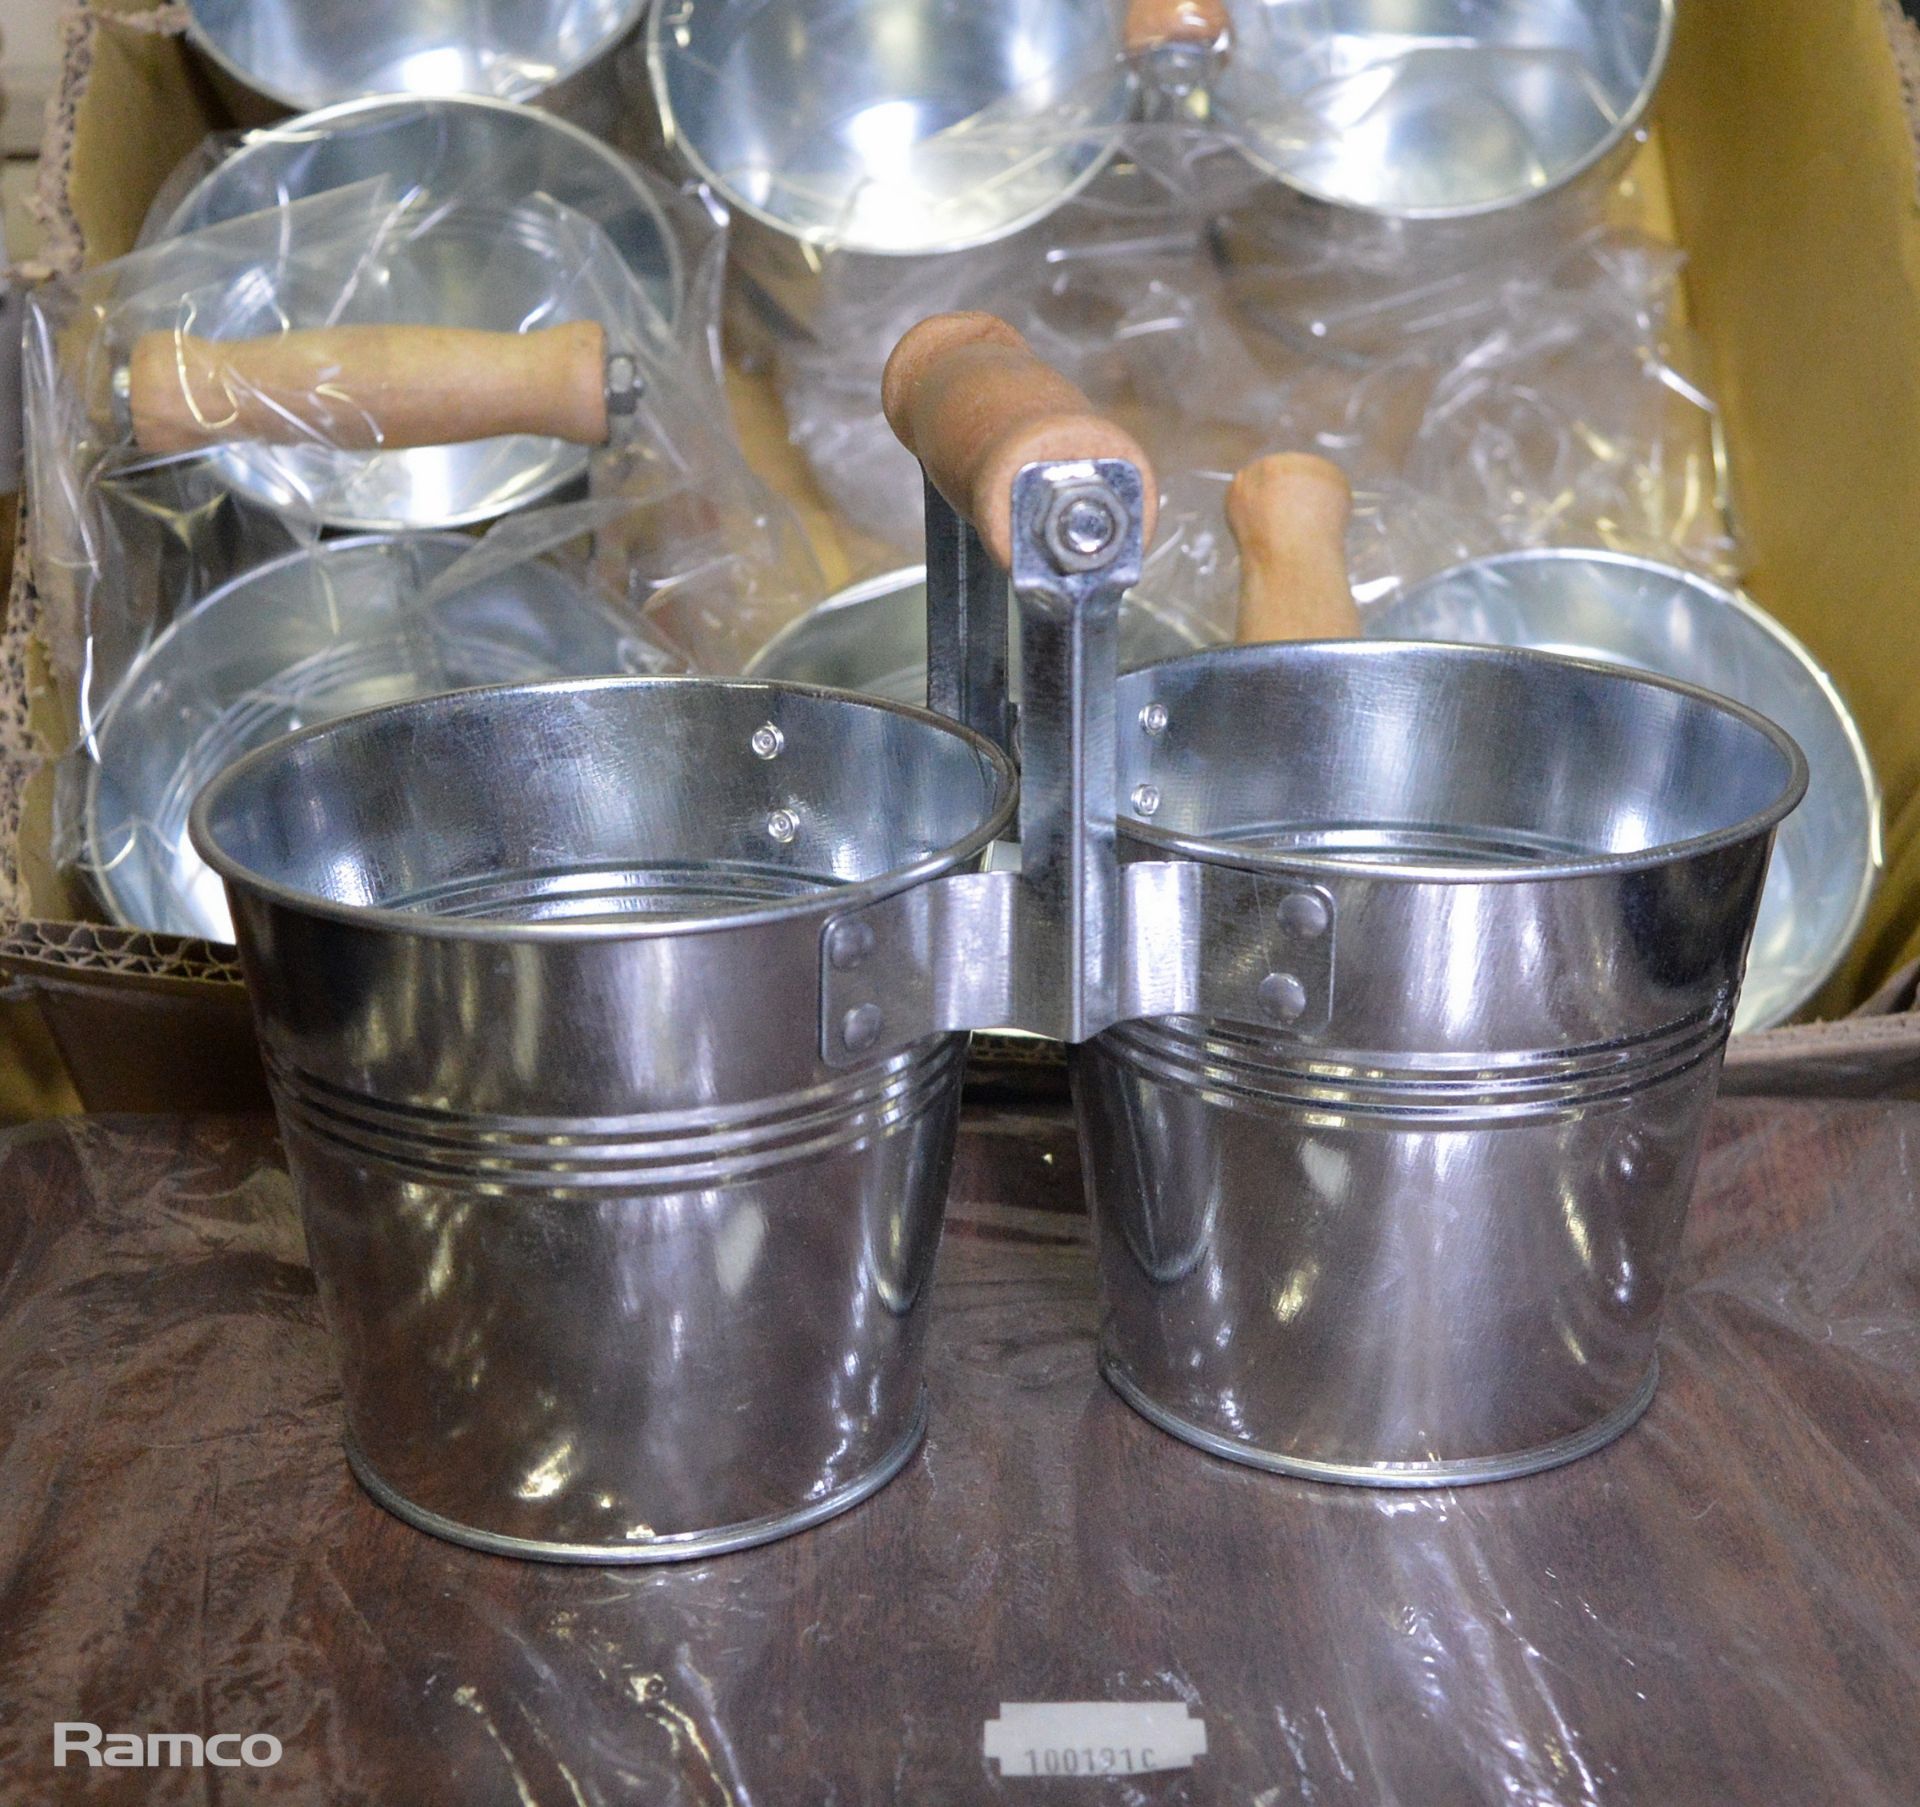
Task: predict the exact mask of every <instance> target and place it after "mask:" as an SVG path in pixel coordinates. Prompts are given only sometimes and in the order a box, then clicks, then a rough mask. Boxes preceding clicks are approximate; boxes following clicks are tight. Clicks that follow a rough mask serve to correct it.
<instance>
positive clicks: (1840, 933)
mask: <svg viewBox="0 0 1920 1807" xmlns="http://www.w3.org/2000/svg"><path fill="white" fill-rule="evenodd" d="M1366 632H1367V633H1368V634H1369V635H1370V636H1372V637H1373V638H1375V639H1384V640H1454V641H1464V642H1467V643H1469V644H1472V645H1493V646H1529V647H1535V648H1538V649H1540V650H1542V651H1546V652H1561V653H1570V654H1572V655H1573V656H1575V657H1577V658H1590V659H1603V660H1606V661H1607V662H1608V663H1610V664H1618V665H1630V666H1633V667H1635V668H1636V669H1638V670H1641V671H1651V672H1658V673H1659V674H1661V675H1662V676H1664V677H1669V678H1679V679H1680V680H1682V681H1683V682H1685V683H1689V684H1698V685H1699V686H1700V687H1701V688H1702V689H1703V690H1711V691H1713V692H1715V693H1716V694H1718V695H1721V696H1728V697H1731V698H1732V699H1733V700H1734V701H1735V702H1736V703H1744V704H1746V706H1747V707H1748V708H1749V709H1753V710H1756V711H1757V712H1758V713H1759V714H1761V715H1764V716H1765V717H1766V718H1767V719H1768V720H1769V721H1771V722H1775V723H1777V724H1778V725H1779V726H1780V727H1782V728H1784V729H1785V730H1786V731H1787V733H1789V734H1790V735H1792V736H1793V739H1794V742H1795V743H1796V744H1797V745H1798V746H1799V748H1800V750H1801V751H1802V752H1803V753H1804V754H1805V755H1806V759H1807V770H1808V774H1809V776H1808V783H1807V806H1806V808H1805V809H1798V810H1795V811H1794V812H1793V814H1792V815H1791V816H1789V817H1788V818H1787V820H1786V821H1785V822H1783V823H1782V824H1781V826H1780V833H1779V837H1778V839H1777V840H1776V842H1775V844H1774V850H1773V865H1772V867H1771V869H1770V870H1769V872H1768V874H1767V888H1766V892H1765V894H1764V895H1763V896H1762V897H1761V899H1760V920H1759V924H1758V926H1757V927H1756V929H1755V930H1754V938H1753V951H1752V953H1751V955H1750V956H1749V957H1748V960H1747V977H1746V983H1745V985H1744V986H1742V988H1741V992H1740V1008H1739V1010H1738V1011H1737V1012H1736V1013H1735V1016H1734V1019H1733V1027H1734V1032H1735V1033H1736V1034H1739V1033H1741V1032H1742V1031H1745V1030H1750V1029H1768V1028H1772V1027H1773V1026H1774V1025H1775V1024H1777V1023H1783V1022H1785V1021H1786V1020H1787V1019H1788V1018H1789V1017H1791V1016H1793V1015H1794V1014H1795V1012H1797V1011H1799V1010H1800V1009H1802V1008H1803V1007H1804V1006H1805V1005H1807V1004H1809V1003H1810V1002H1812V1000H1813V997H1814V995H1815V993H1817V992H1818V991H1819V989H1820V988H1821V986H1822V985H1823V984H1825V982H1826V981H1827V980H1828V979H1829V978H1830V977H1832V975H1833V972H1834V969H1835V968H1836V967H1837V966H1838V965H1839V963H1840V961H1841V960H1842V958H1844V956H1845V954H1846V951H1847V949H1848V948H1849V947H1850V946H1851V945H1852V943H1853V939H1854V937H1855V936H1856V935H1857V934H1858V933H1859V932H1860V925H1861V923H1862V922H1863V921H1865V919H1866V913H1867V906H1868V904H1869V903H1870V902H1871V901H1872V898H1873V892H1874V886H1875V884H1876V883H1877V882H1878V879H1879V874H1880V787H1879V784H1878V782H1877V780H1876V779H1875V777H1874V772H1873V763H1872V761H1871V760H1870V759H1869V757H1868V755H1867V748H1866V742H1865V741H1864V740H1863V739H1862V738H1861V734H1860V730H1859V728H1858V727H1857V726H1856V725H1855V723H1854V720H1853V717H1852V715H1851V714H1850V713H1849V712H1848V710H1847V706H1846V704H1845V702H1844V701H1843V700H1842V699H1841V696H1840V693H1839V692H1838V691H1837V690H1835V689H1834V687H1833V682H1832V680H1831V679H1830V678H1829V677H1828V676H1827V675H1826V673H1825V672H1824V671H1822V670H1821V669H1820V667H1819V666H1818V665H1817V664H1816V663H1815V662H1814V659H1813V656H1812V654H1810V653H1809V652H1808V651H1807V649H1806V648H1805V647H1804V646H1802V645H1801V644H1800V642H1799V641H1798V640H1796V639H1795V638H1794V637H1793V636H1792V635H1791V634H1789V633H1788V632H1787V631H1786V629H1785V628H1783V627H1782V626H1781V625H1780V624H1779V623H1778V622H1777V621H1775V620H1774V619H1773V618H1772V616H1770V615H1768V614H1766V613H1765V612H1764V611H1763V610H1761V609H1758V608H1756V607H1755V606H1754V605H1753V604H1752V603H1751V602H1749V601H1748V600H1747V599H1746V598H1745V597H1744V596H1742V595H1740V594H1738V593H1737V592H1735V591H1732V590H1726V589H1723V588H1721V587H1720V586H1719V585H1718V584H1714V583H1710V582H1709V581H1708V580H1707V579H1706V578H1704V577H1700V576H1698V575H1696V574H1695V573H1693V572H1690V571H1681V570H1677V569H1675V568H1674V567H1673V566H1671V565H1665V564H1660V563H1658V562H1656V561H1654V560H1651V559H1643V558H1633V557H1630V556H1628V555H1626V554H1624V553H1617V552H1579V551H1563V550H1544V551H1534V552H1510V553H1503V554H1501V555H1499V556H1498V557H1494V558H1486V559H1477V560H1475V561H1473V562H1472V563H1470V564H1465V565H1461V566H1459V567H1457V568H1456V569H1454V570H1451V571H1445V572H1442V573H1441V574H1440V575H1439V576H1438V577H1432V578H1429V579H1427V580H1426V582H1424V583H1420V584H1416V585H1414V586H1413V587H1412V588H1411V589H1409V590H1407V591H1406V592H1404V593H1403V594H1402V595H1399V596H1396V597H1392V598H1390V599H1389V600H1388V601H1386V602H1384V603H1381V604H1379V605H1377V606H1376V607H1375V608H1373V609H1371V610H1370V611H1369V612H1368V615H1367V620H1366Z"/></svg>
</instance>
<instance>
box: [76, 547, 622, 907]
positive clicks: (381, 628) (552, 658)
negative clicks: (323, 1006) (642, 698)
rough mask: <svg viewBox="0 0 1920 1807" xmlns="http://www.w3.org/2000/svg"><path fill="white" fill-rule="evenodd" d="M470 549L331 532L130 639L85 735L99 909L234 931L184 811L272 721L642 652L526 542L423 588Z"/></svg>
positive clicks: (573, 669) (566, 670) (328, 717)
mask: <svg viewBox="0 0 1920 1807" xmlns="http://www.w3.org/2000/svg"><path fill="white" fill-rule="evenodd" d="M474 550H475V542H474V541H472V540H470V539H467V538H465V537H464V536H462V535H460V534H454V533H444V534H434V535H420V536H415V537H411V538H407V539H384V538H365V539H347V540H330V541H327V542H325V543H323V544H322V545H319V546H316V547H312V548H309V549H307V550H304V551H299V552H294V553H290V554H288V555H286V556H285V557H282V558H278V559H275V560H274V561H273V562H272V563H270V564H266V565H262V566H259V567H258V568H256V569H255V570H252V571H250V572H248V573H247V574H246V575H245V576H244V577H240V578H237V579H235V580H234V581H233V582H231V583H229V584H227V585H225V586H224V587H223V588H221V589H219V590H217V591H215V592H214V594H213V595H211V596H209V597H207V598H206V599H205V601H203V602H201V603H198V604H197V605H196V606H195V607H194V608H193V609H191V610H190V611H189V612H188V613H187V614H185V615H183V616H182V617H181V618H180V619H179V620H177V621H175V622H174V623H173V625H172V626H171V627H169V628H168V629H167V630H166V632H165V633H163V634H161V635H160V637H159V638H158V639H156V640H155V641H154V643H153V644H152V645H151V646H150V647H148V648H147V650H146V651H145V652H144V653H143V654H142V655H141V656H140V658H139V659H138V660H136V661H135V663H134V664H133V665H132V666H131V667H130V668H129V669H128V671H127V674H126V676H125V677H124V678H122V679H121V680H120V682H119V683H118V684H117V685H116V686H115V687H114V690H113V694H112V696H111V697H110V698H109V699H108V702H107V704H106V707H105V708H104V709H103V710H102V711H101V713H100V716H99V718H98V720H97V721H96V722H95V723H94V724H93V727H92V730H91V732H90V733H89V735H88V751H89V753H90V755H91V758H90V760H89V763H88V767H87V788H86V800H85V805H84V811H85V815H84V825H83V837H84V843H85V853H86V862H87V870H88V871H89V873H90V874H91V875H92V882H93V884H94V887H95V889H96V890H97V891H98V892H99V894H100V900H101V902H102V903H103V904H105V906H106V908H107V912H108V914H109V915H110V916H111V917H112V918H113V920H114V921H115V922H118V923H121V924H124V925H125V926H126V927H128V928H136V929H150V930H154V931H156V932H158V933H161V934H168V935H200V936H204V937H206V938H207V939H208V940H210V941H231V940H232V939H233V922H232V918H231V917H230V916H229V915H228V912H227V904H226V898H225V895H224V893H223V892H222V890H221V886H220V881H219V879H218V878H216V877H215V876H214V874H213V873H211V872H209V871H208V870H207V868H206V866H205V865H203V864H202V863H201V860H200V857H199V855H198V854H196V853H195V852H194V850H193V847H192V844H191V843H190V842H189V840H188V838H187V813H188V810H189V808H190V807H191V805H192V803H193V799H194V797H195V795H196V794H197V793H198V792H199V791H200V789H201V787H202V786H204V785H206V784H207V783H209V782H210V781H211V780H212V779H214V778H215V777H217V776H218V775H219V774H220V773H221V772H222V771H224V770H225V769H226V768H227V767H228V766H229V765H231V764H233V763H234V761H235V760H237V759H239V758H240V757H242V755H244V754H247V753H250V752H252V751H253V750H254V749H255V748H256V747H263V746H265V745H266V744H267V743H268V742H269V741H272V740H276V739H278V738H279V737H280V736H281V735H283V734H289V733H292V732H293V731H294V730H295V729H298V728H304V727H311V726H313V725H315V724H316V723H319V722H325V721H332V720H334V719H335V718H336V717H339V716H342V715H348V714H351V713H352V712H353V711H355V710H358V709H367V708H371V707H373V706H375V705H377V704H380V703H389V702H400V701H403V700H404V699H406V698H409V697H417V696H427V695H432V694H435V693H437V692H440V691H446V690H460V689H466V688H468V687H470V686H473V685H476V684H499V683H512V682H525V681H530V680H533V679H538V678H553V677H598V676H602V675H608V674H614V673H620V672H638V671H646V670H649V669H653V668H654V667H655V666H656V665H657V663H658V662H659V661H658V660H657V658H656V655H655V654H654V653H653V652H652V649H651V648H649V647H648V645H647V644H646V643H645V642H644V641H643V640H641V639H640V637H639V636H638V635H637V634H636V633H635V632H634V631H633V628H632V625H631V623H629V622H627V621H625V620H623V619H622V618H621V617H620V616H619V615H617V614H615V613H614V612H613V610H611V609H610V608H608V607H607V606H606V605H605V604H604V603H603V602H601V600H600V599H599V598H598V597H596V596H595V595H594V594H593V593H592V592H591V591H589V590H588V589H586V588H585V587H583V586H582V585H581V584H580V583H578V582H577V581H576V580H575V579H573V578H571V577H569V576H567V575H566V574H565V573H564V572H562V571H561V570H560V569H559V568H558V567H556V566H553V565H550V564H547V563H545V562H544V561H542V560H538V559H533V560H528V561H526V562H524V563H520V564H516V565H513V566H511V567H509V568H507V569H505V570H497V571H490V572H488V573H487V574H485V575H484V576H478V577H477V578H476V581H474V582H472V583H468V584H464V585H463V586H462V587H460V588H459V589H456V590H453V591H451V592H449V593H447V594H445V595H441V596H437V597H436V598H434V599H433V600H431V601H429V602H427V603H426V605H425V606H422V597H423V593H424V592H425V591H426V590H427V589H428V587H429V586H430V585H434V584H435V583H437V582H438V581H439V580H441V579H442V578H444V576H445V574H446V573H447V571H449V570H450V569H451V568H452V567H453V566H454V565H455V564H456V563H457V562H458V561H459V560H461V559H462V558H464V557H468V556H470V555H471V554H473V552H474Z"/></svg>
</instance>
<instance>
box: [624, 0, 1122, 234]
mask: <svg viewBox="0 0 1920 1807" xmlns="http://www.w3.org/2000/svg"><path fill="white" fill-rule="evenodd" d="M647 53H648V60H649V65H650V68H651V72H652V77H653V87H654V96H655V99H656V101H657V103H658V105H659V108H660V113H661V118H662V123H663V125H664V127H665V129H666V132H667V135H668V138H669V140H670V142H672V143H673V144H674V145H675V146H677V147H678V149H679V150H680V151H681V153H682V154H683V155H684V156H685V157H686V158H687V159H688V161H689V162H691V163H692V164H693V165H694V167H695V168H696V169H697V170H698V171H699V172H700V174H701V175H702V176H703V177H705V178H706V179H707V180H708V181H710V182H711V183H712V184H713V185H714V187H715V188H716V189H717V190H718V191H719V193H720V195H721V197H722V198H723V199H724V200H725V201H726V202H727V204H728V206H729V207H730V208H733V209H734V210H736V211H737V212H739V213H744V214H746V215H747V216H748V217H750V218H752V219H755V220H758V221H759V222H760V223H762V224H763V225H766V226H769V227H771V228H773V229H774V230H775V231H777V232H780V233H783V234H785V235H787V236H788V237H791V238H794V239H797V240H800V241H801V242H803V243H806V244H810V245H814V246H817V247H822V248H826V247H832V248H835V249H844V250H848V251H859V252H866V253H869V254H872V255H878V256H913V255H920V254H924V253H926V252H931V251H951V250H957V249H960V248H962V247H964V246H968V245H978V244H985V243H987V242H988V241H990V240H992V239H996V238H1003V237H1005V236H1006V235H1007V234H1008V233H1010V232H1014V231H1017V230H1018V229H1019V228H1020V227H1021V226H1023V225H1026V224H1028V223H1029V222H1030V221H1032V220H1034V219H1037V218H1038V217H1040V216H1041V215H1042V214H1045V213H1047V212H1050V211H1051V210H1052V209H1053V208H1055V207H1057V206H1058V205H1059V204H1060V202H1061V201H1063V200H1064V199H1066V197H1067V196H1068V195H1070V194H1072V193H1073V192H1074V191H1075V190H1076V189H1078V188H1079V187H1080V186H1081V185H1082V184H1084V183H1085V182H1087V181H1088V180H1089V179H1090V178H1091V177H1092V175H1093V174H1094V172H1095V171H1096V170H1097V169H1098V168H1099V166H1100V165H1101V164H1102V163H1103V162H1104V161H1105V160H1106V158H1107V157H1108V156H1109V155H1110V154H1111V153H1112V150H1113V147H1114V143H1115V141H1116V138H1117V134H1118V128H1119V125H1120V123H1121V121H1122V120H1123V119H1124V118H1125V116H1126V113H1127V107H1128V83H1127V76H1126V70H1125V65H1124V63H1123V62H1122V61H1121V58H1120V45H1119V37H1118V33H1117V31H1116V29H1115V25H1114V19H1113V15H1112V12H1111V10H1110V8H1109V7H1108V6H1107V5H1106V4H1105V0H987V3H986V4H979V3H976V0H934V3H933V4H931V5H926V4H918V3H914V0H881V3H880V4H871V3H868V0H782V3H781V4H775V5H769V4H748V5H739V4H737V3H734V0H664V3H663V4H662V5H660V6H657V7H656V8H655V9H654V12H653V16H652V17H651V18H650V19H649V20H648V23H647Z"/></svg>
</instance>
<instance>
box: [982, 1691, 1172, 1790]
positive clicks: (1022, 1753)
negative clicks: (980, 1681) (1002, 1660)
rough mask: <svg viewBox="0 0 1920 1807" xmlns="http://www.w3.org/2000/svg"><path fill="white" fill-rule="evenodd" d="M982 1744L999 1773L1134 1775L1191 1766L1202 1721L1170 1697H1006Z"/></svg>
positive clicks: (1028, 1774)
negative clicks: (1017, 1698) (1077, 1698)
mask: <svg viewBox="0 0 1920 1807" xmlns="http://www.w3.org/2000/svg"><path fill="white" fill-rule="evenodd" d="M985 1744H986V1753H987V1756H988V1757H989V1758H991V1759H992V1760H993V1761H994V1762H996V1763H998V1764H999V1765H1000V1773H1001V1774H1002V1775H1003V1776H1130V1775H1131V1776H1137V1775H1143V1774H1145V1773H1146V1772H1147V1771H1149V1770H1155V1769H1191V1768H1192V1767H1193V1760H1194V1758H1195V1757H1204V1756H1205V1755H1206V1754H1207V1722H1206V1721H1205V1720H1204V1719H1198V1718H1195V1717H1194V1715H1193V1714H1192V1713H1191V1712H1190V1711H1189V1710H1188V1708H1187V1705H1186V1703H1185V1702H1184V1701H1178V1700H1050V1701H1025V1700H1010V1701H1002V1702H1001V1704H1000V1716H999V1718H997V1719H989V1720H988V1721H987V1723H986V1739H985Z"/></svg>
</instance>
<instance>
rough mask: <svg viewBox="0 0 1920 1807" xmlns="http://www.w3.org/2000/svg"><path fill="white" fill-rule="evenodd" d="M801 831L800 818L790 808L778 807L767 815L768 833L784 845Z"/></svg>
mask: <svg viewBox="0 0 1920 1807" xmlns="http://www.w3.org/2000/svg"><path fill="white" fill-rule="evenodd" d="M799 832H800V818H799V817H798V816H796V815H795V814H794V813H793V811H792V810H790V809H776V810H775V811H774V812H773V813H772V814H771V815H769V816H768V817H767V833H768V834H769V835H770V836H772V838H773V839H774V840H776V841H778V842H780V844H781V845H782V846H785V845H786V843H787V842H789V841H791V840H792V839H793V837H794V836H795V835H797V834H798V833H799Z"/></svg>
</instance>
